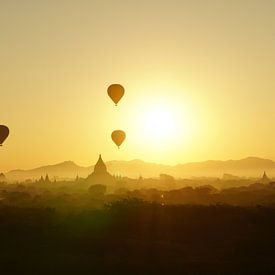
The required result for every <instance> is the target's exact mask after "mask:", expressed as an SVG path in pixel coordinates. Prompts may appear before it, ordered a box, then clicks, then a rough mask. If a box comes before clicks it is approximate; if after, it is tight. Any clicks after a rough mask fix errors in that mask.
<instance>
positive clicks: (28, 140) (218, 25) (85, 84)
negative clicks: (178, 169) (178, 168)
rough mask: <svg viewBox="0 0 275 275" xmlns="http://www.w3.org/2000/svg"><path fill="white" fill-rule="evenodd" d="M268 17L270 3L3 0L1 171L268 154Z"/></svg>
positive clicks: (271, 153) (272, 37)
mask: <svg viewBox="0 0 275 275" xmlns="http://www.w3.org/2000/svg"><path fill="white" fill-rule="evenodd" d="M274 14H275V1H272V0H263V1H260V0H224V1H218V0H189V1H188V0H177V1H176V0H165V1H164V0H139V1H134V0H133V1H131V0H128V1H127V0H93V1H88V0H79V1H71V0H55V1H50V0H48V1H47V0H44V1H37V0H26V1H22V0H1V1H0V33H1V38H0V61H1V63H0V64H1V65H0V93H1V100H0V103H1V108H0V124H6V125H8V126H9V128H10V131H11V134H10V137H9V139H8V140H7V141H6V142H5V144H4V145H5V146H3V147H2V148H0V170H4V171H6V170H9V169H13V168H32V167H35V166H39V165H44V164H53V163H56V162H61V161H64V160H73V161H75V162H76V163H78V164H80V165H90V164H93V163H94V162H95V161H96V160H97V158H98V154H99V153H101V154H102V155H103V158H104V160H112V159H119V160H130V159H135V158H138V159H143V160H145V161H152V162H158V163H167V164H176V163H183V162H189V161H201V160H207V159H238V158H242V157H247V156H251V155H253V156H259V157H267V158H271V159H275V131H274V121H275V107H274V104H275V80H274V79H275V78H274V75H275V16H274ZM112 83H120V84H122V85H123V86H124V87H125V96H124V98H123V99H122V100H121V102H120V104H119V106H118V107H115V106H114V104H113V103H112V102H111V100H110V99H109V98H108V96H107V92H106V91H107V87H108V85H109V84H112ZM154 110H156V112H155V111H154ZM154 114H157V117H160V118H161V120H162V122H161V123H159V124H158V125H157V126H155V125H154V124H155V122H156V117H154ZM152 117H153V118H152ZM151 126H152V127H151ZM154 127H155V128H154ZM115 129H122V130H125V132H126V133H127V139H126V141H125V143H124V144H123V145H122V147H121V149H120V150H118V149H117V148H116V147H115V145H114V144H113V143H112V141H111V138H110V135H111V132H112V130H115ZM158 137H159V138H158Z"/></svg>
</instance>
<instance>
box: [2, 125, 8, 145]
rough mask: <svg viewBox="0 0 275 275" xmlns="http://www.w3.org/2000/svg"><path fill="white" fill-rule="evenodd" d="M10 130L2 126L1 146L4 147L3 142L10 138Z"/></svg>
mask: <svg viewBox="0 0 275 275" xmlns="http://www.w3.org/2000/svg"><path fill="white" fill-rule="evenodd" d="M9 133H10V130H9V128H8V127H7V126H5V125H0V146H2V144H3V142H4V141H5V140H6V138H7V137H8V136H9Z"/></svg>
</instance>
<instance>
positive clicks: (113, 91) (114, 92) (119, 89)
mask: <svg viewBox="0 0 275 275" xmlns="http://www.w3.org/2000/svg"><path fill="white" fill-rule="evenodd" d="M108 95H109V97H110V98H111V99H112V100H113V102H114V103H115V104H116V105H117V104H118V102H119V101H120V100H121V98H122V97H123V95H124V88H123V86H121V85H120V84H112V85H111V86H109V87H108Z"/></svg>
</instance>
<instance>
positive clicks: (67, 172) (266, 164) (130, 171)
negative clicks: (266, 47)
mask: <svg viewBox="0 0 275 275" xmlns="http://www.w3.org/2000/svg"><path fill="white" fill-rule="evenodd" d="M106 165H107V168H108V171H109V172H110V173H111V174H116V175H122V176H126V177H133V178H137V177H139V176H140V175H142V176H143V177H157V176H158V175H159V174H161V173H166V174H170V175H172V176H174V177H181V178H182V177H221V176H222V175H223V174H232V175H236V176H247V177H257V178H258V177H260V176H261V175H262V173H263V171H266V172H267V174H268V175H269V176H271V177H273V176H275V162H274V161H272V160H269V159H262V158H257V157H248V158H244V159H241V160H227V161H216V160H209V161H204V162H193V163H186V164H178V165H175V166H170V165H163V164H156V163H149V162H144V161H142V160H131V161H118V160H114V161H108V162H106ZM93 169H94V166H93V165H91V166H88V167H83V166H79V165H77V164H75V163H74V162H72V161H65V162H62V163H58V164H55V165H48V166H42V167H38V168H35V169H31V170H20V169H18V170H12V171H10V172H8V173H6V174H5V175H6V177H7V178H8V179H9V180H26V179H37V178H40V177H41V175H42V176H45V175H46V174H48V175H49V176H50V178H56V179H57V180H58V179H73V178H75V177H76V176H77V175H78V176H79V177H87V176H88V175H89V174H90V173H91V172H92V171H93Z"/></svg>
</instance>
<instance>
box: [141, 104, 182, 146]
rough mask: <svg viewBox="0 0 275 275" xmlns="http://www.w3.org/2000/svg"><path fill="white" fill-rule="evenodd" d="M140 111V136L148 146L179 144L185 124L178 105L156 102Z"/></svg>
mask: <svg viewBox="0 0 275 275" xmlns="http://www.w3.org/2000/svg"><path fill="white" fill-rule="evenodd" d="M140 111H141V113H140V114H139V122H138V125H139V129H140V135H141V136H142V139H143V140H145V141H146V142H147V144H148V145H149V144H150V146H159V145H161V146H163V145H165V144H169V143H170V142H171V141H173V142H177V143H178V141H179V140H180V137H181V135H182V132H183V129H182V128H183V125H185V123H184V122H183V118H184V116H183V115H182V113H181V112H180V110H179V108H177V104H173V105H171V104H168V103H166V102H154V103H152V104H149V105H146V106H143V108H142V109H141V110H140ZM170 146H171V143H170Z"/></svg>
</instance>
